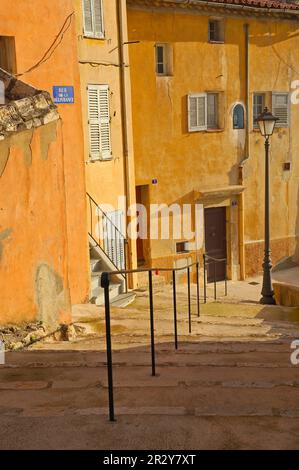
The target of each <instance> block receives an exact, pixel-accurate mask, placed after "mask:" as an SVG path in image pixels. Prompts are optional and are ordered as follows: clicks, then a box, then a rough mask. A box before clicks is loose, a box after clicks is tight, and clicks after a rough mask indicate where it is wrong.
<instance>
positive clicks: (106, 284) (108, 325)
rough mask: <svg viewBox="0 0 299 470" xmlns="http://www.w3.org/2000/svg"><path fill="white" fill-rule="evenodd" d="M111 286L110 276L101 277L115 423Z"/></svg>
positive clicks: (110, 410)
mask: <svg viewBox="0 0 299 470" xmlns="http://www.w3.org/2000/svg"><path fill="white" fill-rule="evenodd" d="M109 284H110V280H109V274H108V273H103V274H102V277H101V287H103V288H104V293H105V323H106V349H107V372H108V398H109V419H110V421H115V416H114V398H113V363H112V347H111V323H110V299H109Z"/></svg>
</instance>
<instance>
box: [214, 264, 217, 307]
mask: <svg viewBox="0 0 299 470" xmlns="http://www.w3.org/2000/svg"><path fill="white" fill-rule="evenodd" d="M214 300H217V282H216V261H214Z"/></svg>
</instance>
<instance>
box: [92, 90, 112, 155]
mask: <svg viewBox="0 0 299 470" xmlns="http://www.w3.org/2000/svg"><path fill="white" fill-rule="evenodd" d="M88 124H89V148H90V159H91V160H108V159H110V158H111V155H112V150H111V131H110V106H109V87H108V85H89V86H88Z"/></svg>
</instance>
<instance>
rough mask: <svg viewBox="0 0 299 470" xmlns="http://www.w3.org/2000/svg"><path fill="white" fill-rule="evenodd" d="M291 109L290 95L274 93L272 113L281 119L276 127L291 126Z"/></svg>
mask: <svg viewBox="0 0 299 470" xmlns="http://www.w3.org/2000/svg"><path fill="white" fill-rule="evenodd" d="M289 109H290V107H289V95H288V93H272V113H273V114H274V116H275V117H277V118H278V119H279V120H278V121H277V122H276V127H288V126H289Z"/></svg>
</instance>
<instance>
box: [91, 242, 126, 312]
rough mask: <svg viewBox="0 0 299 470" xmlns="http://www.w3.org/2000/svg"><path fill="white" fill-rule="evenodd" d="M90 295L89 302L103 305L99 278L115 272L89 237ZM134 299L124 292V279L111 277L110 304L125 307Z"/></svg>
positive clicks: (120, 276)
mask: <svg viewBox="0 0 299 470" xmlns="http://www.w3.org/2000/svg"><path fill="white" fill-rule="evenodd" d="M89 254H90V273H91V293H90V302H91V303H94V304H96V305H98V306H99V305H103V304H104V302H105V298H104V289H103V288H102V287H101V276H102V274H103V272H111V271H115V269H116V268H115V267H114V265H113V264H112V263H111V261H110V260H109V258H108V257H107V256H106V255H105V253H104V252H103V251H102V250H101V249H100V248H99V247H98V245H97V244H96V242H95V241H94V240H93V239H92V238H91V237H90V236H89ZM134 299H135V294H134V293H133V292H126V282H125V278H124V277H123V276H122V275H121V274H117V275H113V276H111V283H110V303H111V305H114V306H117V307H120V308H122V307H126V306H127V305H129V304H130V303H131V302H133V301H134Z"/></svg>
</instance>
